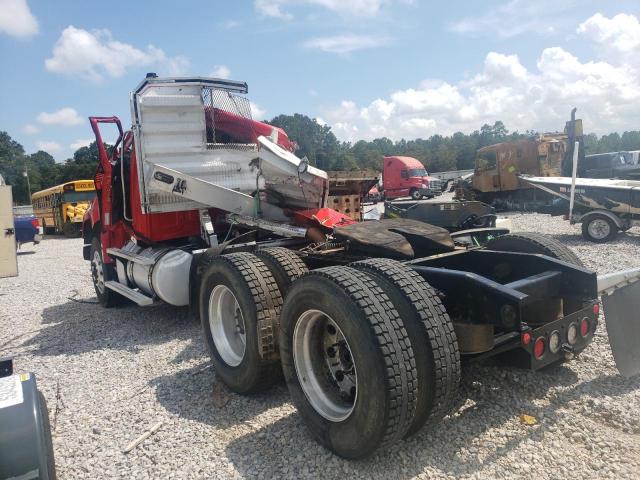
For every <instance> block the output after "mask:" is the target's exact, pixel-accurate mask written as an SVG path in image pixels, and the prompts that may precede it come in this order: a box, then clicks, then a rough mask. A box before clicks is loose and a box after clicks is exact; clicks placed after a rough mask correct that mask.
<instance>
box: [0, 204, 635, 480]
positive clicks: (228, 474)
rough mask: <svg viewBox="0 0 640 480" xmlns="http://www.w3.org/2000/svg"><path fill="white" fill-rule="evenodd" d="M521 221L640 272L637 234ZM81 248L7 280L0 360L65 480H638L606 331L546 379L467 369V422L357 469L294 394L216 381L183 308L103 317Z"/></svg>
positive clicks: (35, 255) (598, 260) (463, 414)
mask: <svg viewBox="0 0 640 480" xmlns="http://www.w3.org/2000/svg"><path fill="white" fill-rule="evenodd" d="M510 217H511V218H512V220H513V223H514V230H529V231H538V232H543V233H548V234H551V235H553V236H554V237H555V238H557V239H559V240H561V241H562V242H564V243H565V244H566V245H568V246H569V247H570V248H572V249H573V250H574V251H576V253H578V255H580V256H581V257H582V258H583V260H584V261H585V262H586V264H587V265H588V266H589V267H591V268H594V269H596V270H597V271H598V272H600V273H603V272H609V271H614V270H617V269H621V268H630V267H638V266H640V257H639V256H638V254H637V253H638V248H639V246H640V231H638V230H635V231H633V230H632V231H631V232H630V233H629V234H626V235H621V236H620V237H619V238H618V239H617V240H616V241H615V242H612V243H609V244H606V245H594V244H589V243H586V242H585V241H583V240H582V238H581V236H580V232H579V228H578V227H572V226H569V225H568V223H566V222H564V221H562V220H561V219H559V218H552V217H548V216H545V215H533V214H513V215H510ZM81 244H82V241H81V240H68V239H62V238H47V239H46V240H45V241H44V242H43V243H42V244H40V245H38V246H36V247H33V248H32V249H31V251H25V252H24V253H23V254H22V255H20V257H19V268H20V276H19V277H17V278H10V279H4V280H0V332H2V333H1V334H0V356H5V355H13V356H15V357H16V359H17V366H18V368H19V370H21V371H33V372H35V373H36V375H37V378H38V383H39V386H40V388H41V389H42V391H43V392H44V394H45V396H46V398H47V401H48V404H49V410H50V415H51V422H52V428H53V430H54V433H53V441H54V449H55V455H56V463H57V467H58V473H59V478H62V479H71V478H189V479H194V478H241V477H252V478H254V477H256V478H271V477H275V476H278V477H287V478H300V477H323V478H350V477H356V476H357V477H368V478H380V479H383V478H384V479H388V478H394V479H395V478H402V479H405V478H414V477H419V478H513V477H531V478H536V479H547V478H568V477H572V478H639V475H640V474H639V472H640V418H639V413H640V378H637V377H636V378H635V379H631V380H625V379H623V378H622V377H620V376H618V375H617V373H616V370H615V367H614V363H613V359H612V356H611V352H610V349H609V346H608V343H607V335H606V331H605V329H604V327H603V326H602V325H601V326H600V327H599V329H598V332H597V336H596V339H595V342H594V343H593V344H592V345H591V346H589V347H588V349H587V350H586V351H585V352H583V354H582V355H580V357H579V358H577V359H575V360H574V361H572V362H569V363H568V364H566V365H564V366H561V367H557V368H555V369H553V370H550V371H543V372H538V373H531V372H527V371H522V370H515V369H503V368H502V369H501V368H497V367H495V366H492V365H482V366H474V367H472V368H466V369H465V376H464V381H463V393H464V394H465V396H466V398H467V401H466V403H465V404H464V406H463V407H462V408H461V409H460V410H459V411H457V412H456V413H454V414H453V415H451V416H450V417H448V418H446V419H444V420H443V421H442V423H441V424H440V425H438V426H437V427H435V428H433V429H431V430H423V431H421V432H419V433H418V434H417V435H416V436H414V437H413V438H411V439H409V440H407V441H404V442H401V443H399V444H397V445H394V446H392V447H390V448H388V449H386V450H384V451H381V452H379V453H377V454H375V455H374V456H373V457H372V458H370V459H368V460H366V461H357V462H348V461H344V460H342V459H339V458H337V457H335V456H333V455H332V454H330V453H329V452H327V451H326V450H324V449H323V448H322V447H320V446H319V445H318V444H317V443H315V442H314V441H313V440H312V439H311V438H310V436H309V434H308V432H307V430H306V429H305V426H304V424H303V422H302V419H301V418H300V416H299V415H298V414H297V413H296V411H295V409H294V408H293V407H292V406H291V405H290V404H289V403H288V395H287V391H286V387H285V386H284V385H278V386H276V387H275V388H273V389H272V390H270V391H269V392H266V393H264V394H260V395H256V396H251V397H242V396H238V395H235V394H232V393H230V392H228V391H227V390H226V389H225V388H224V387H223V386H222V385H221V384H219V383H217V382H216V378H215V373H214V372H213V371H212V369H210V368H207V367H208V365H209V360H208V357H207V354H206V352H205V347H204V344H203V341H202V336H201V332H200V327H199V325H198V324H197V323H196V322H194V321H193V320H192V319H191V318H190V316H189V313H188V311H187V310H186V309H180V308H172V307H167V306H158V307H150V308H147V309H142V308H138V307H134V306H130V307H124V308H119V309H112V310H105V309H102V308H100V307H99V306H98V305H96V304H95V302H96V299H95V294H94V291H93V287H92V284H91V279H90V275H89V266H88V263H87V262H85V261H84V260H82V256H81ZM27 250H29V249H27ZM521 414H528V415H531V416H533V417H535V418H536V419H537V424H536V425H534V426H526V425H525V424H523V423H522V422H521V421H520V419H519V417H520V415H521ZM160 421H161V422H163V423H162V427H161V428H160V430H159V431H158V432H157V433H156V434H155V435H153V436H152V437H151V438H149V439H147V440H146V441H145V442H144V443H142V444H141V445H140V446H139V447H138V448H136V449H135V450H133V451H132V452H131V453H129V454H123V453H122V449H123V448H124V447H125V446H126V445H127V444H128V443H129V442H130V441H131V440H133V439H135V438H136V437H138V436H139V435H140V434H142V433H143V432H144V431H145V430H147V429H148V428H150V427H151V426H153V425H154V424H156V423H157V422H160Z"/></svg>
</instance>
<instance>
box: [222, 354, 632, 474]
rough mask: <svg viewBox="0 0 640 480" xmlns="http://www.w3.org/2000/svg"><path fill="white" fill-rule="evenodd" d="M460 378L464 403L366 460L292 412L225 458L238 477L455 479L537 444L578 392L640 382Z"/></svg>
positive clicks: (537, 376) (560, 375)
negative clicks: (339, 451)
mask: <svg viewBox="0 0 640 480" xmlns="http://www.w3.org/2000/svg"><path fill="white" fill-rule="evenodd" d="M464 373H465V375H464V379H463V382H462V385H461V393H462V397H463V398H466V399H467V401H466V402H465V404H464V405H463V406H462V407H461V408H460V409H459V410H458V411H457V412H455V413H453V414H452V415H450V416H448V417H447V418H445V419H444V420H442V421H441V422H440V423H439V424H437V425H435V426H432V427H425V428H424V429H423V430H422V431H420V432H419V433H418V434H416V435H415V436H413V437H411V438H409V439H407V440H404V441H401V442H398V443H397V444H395V445H392V446H390V447H389V448H387V449H385V450H382V451H380V452H376V453H375V454H374V455H373V456H372V457H371V458H368V459H365V460H361V461H347V460H343V459H341V458H339V457H337V456H335V455H333V454H331V453H330V452H328V451H327V450H325V449H324V448H323V447H321V446H319V445H318V444H317V443H316V442H315V441H314V440H313V438H311V435H310V434H309V432H308V430H307V429H306V426H305V425H304V422H303V420H302V419H301V417H300V416H299V415H298V414H297V413H294V414H292V415H290V416H288V417H286V418H283V419H280V420H278V421H276V422H275V423H272V424H270V425H268V426H266V427H264V428H262V429H260V430H259V431H257V432H254V433H251V434H248V435H245V436H243V437H240V438H238V439H237V440H235V441H233V442H232V443H231V444H229V446H228V447H227V456H228V458H229V460H230V461H231V462H232V463H233V465H234V466H235V468H236V469H237V470H238V472H239V473H240V475H242V476H245V477H255V476H256V475H263V476H264V477H265V478H270V477H275V476H285V477H294V478H295V477H300V476H302V475H311V476H314V477H315V476H321V477H323V478H336V477H340V478H351V477H362V478H394V479H395V478H411V477H413V476H416V475H418V474H420V473H423V472H427V473H429V472H434V471H435V472H444V473H446V474H448V475H452V476H454V477H459V476H463V475H470V474H473V473H474V472H481V471H482V470H483V469H485V468H490V467H491V466H492V465H495V464H497V463H498V462H499V461H500V460H501V459H503V457H504V455H507V454H509V453H510V452H511V451H513V450H515V449H517V448H518V446H519V445H520V444H521V443H522V442H525V441H533V442H539V441H541V440H542V439H543V437H544V436H545V434H546V433H547V432H548V431H549V428H550V427H553V426H554V425H555V424H556V423H557V421H558V420H559V419H561V418H562V416H563V415H566V412H564V413H561V412H559V409H560V408H563V407H566V404H567V402H569V401H571V400H573V399H577V398H579V397H580V395H583V394H584V393H585V392H587V393H588V394H594V395H609V394H611V393H610V390H611V388H610V387H612V386H615V389H616V392H617V393H616V394H624V393H626V392H630V391H632V390H633V389H635V388H637V387H638V385H639V384H640V379H636V380H625V379H623V378H621V377H618V376H612V377H606V376H603V377H598V378H596V379H594V380H591V381H588V382H584V383H577V377H576V375H575V373H574V372H573V371H572V370H570V369H569V368H567V367H563V366H558V367H556V368H554V369H551V370H547V371H541V372H529V371H523V370H515V369H504V368H499V367H492V366H486V365H484V366H483V365H473V366H468V367H466V368H465V369H464ZM552 387H560V388H558V389H557V393H556V392H554V393H556V394H555V395H553V394H552V395H551V398H552V400H551V404H549V405H544V406H539V405H537V403H538V400H539V399H541V398H543V397H544V396H545V395H546V394H547V393H548V390H549V389H550V388H552ZM255 413H256V414H258V413H259V412H255ZM523 413H526V414H528V415H532V416H534V417H535V418H536V419H537V421H538V425H536V426H534V427H528V426H525V425H523V424H522V423H520V421H519V416H520V415H521V414H523ZM507 423H510V425H509V427H507V428H505V426H506V424H507ZM498 429H499V430H498ZM479 442H481V445H480V443H479ZM487 450H488V451H489V455H487V454H486V453H487ZM266 459H268V460H266Z"/></svg>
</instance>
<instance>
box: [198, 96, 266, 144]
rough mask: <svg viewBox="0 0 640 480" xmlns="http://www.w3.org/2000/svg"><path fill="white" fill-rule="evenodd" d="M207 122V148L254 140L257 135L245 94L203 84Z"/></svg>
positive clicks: (203, 99) (246, 142) (249, 104)
mask: <svg viewBox="0 0 640 480" xmlns="http://www.w3.org/2000/svg"><path fill="white" fill-rule="evenodd" d="M202 101H203V104H204V112H205V122H206V127H207V144H208V148H215V146H216V145H229V147H231V148H238V146H239V144H244V145H247V144H255V143H256V139H257V135H256V132H255V130H254V128H253V121H252V118H251V103H250V102H249V100H248V99H247V98H245V97H241V96H239V95H234V94H232V93H230V92H228V91H226V90H221V89H217V88H203V89H202Z"/></svg>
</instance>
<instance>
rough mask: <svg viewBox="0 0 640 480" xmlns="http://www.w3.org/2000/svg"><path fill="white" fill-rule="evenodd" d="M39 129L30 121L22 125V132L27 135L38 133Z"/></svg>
mask: <svg viewBox="0 0 640 480" xmlns="http://www.w3.org/2000/svg"><path fill="white" fill-rule="evenodd" d="M39 131H40V129H39V128H38V127H37V126H36V125H33V124H32V123H27V124H26V125H25V126H24V127H22V132H23V133H26V134H27V135H33V134H34V133H38V132H39Z"/></svg>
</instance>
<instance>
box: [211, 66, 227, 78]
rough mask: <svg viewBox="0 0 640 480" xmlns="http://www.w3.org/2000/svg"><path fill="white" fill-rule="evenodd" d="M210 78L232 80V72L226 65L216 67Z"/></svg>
mask: <svg viewBox="0 0 640 480" xmlns="http://www.w3.org/2000/svg"><path fill="white" fill-rule="evenodd" d="M209 76H211V77H215V78H231V70H230V69H229V67H227V66H225V65H216V66H215V67H213V71H212V72H211V73H210V74H209Z"/></svg>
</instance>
